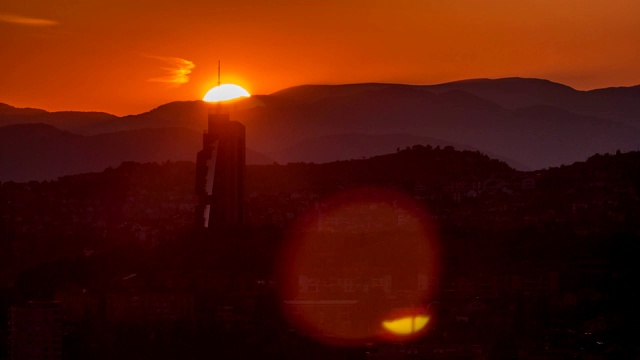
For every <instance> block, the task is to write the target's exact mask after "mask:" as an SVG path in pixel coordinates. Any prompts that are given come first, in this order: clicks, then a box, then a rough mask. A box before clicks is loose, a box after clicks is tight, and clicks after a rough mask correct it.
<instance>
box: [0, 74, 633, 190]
mask: <svg viewBox="0 0 640 360" xmlns="http://www.w3.org/2000/svg"><path fill="white" fill-rule="evenodd" d="M227 107H228V110H229V111H230V113H231V117H232V119H233V120H236V121H239V122H241V123H243V124H245V126H246V130H247V147H248V148H249V149H250V150H249V151H248V156H247V162H248V163H250V164H261V163H262V164H264V163H271V162H281V163H287V162H329V161H335V160H346V159H352V158H361V157H370V156H374V155H380V154H385V153H389V152H392V151H396V150H397V149H400V148H405V147H407V146H412V145H415V144H422V145H426V144H429V145H432V146H441V147H443V146H453V147H455V148H457V149H468V150H479V151H481V152H483V153H485V154H487V155H489V156H491V157H494V158H498V159H501V160H503V161H505V162H507V163H508V164H509V165H511V166H512V167H514V168H517V169H520V170H533V169H541V168H546V167H554V166H559V165H563V164H570V163H573V162H575V161H581V160H584V159H586V158H587V157H589V156H591V155H593V154H595V153H606V152H615V151H616V150H622V151H628V150H637V149H638V148H640V85H639V86H633V87H618V88H606V89H597V90H590V91H580V90H576V89H573V88H571V87H568V86H565V85H562V84H558V83H553V82H551V81H548V80H541V79H525V78H504V79H474V80H465V81H457V82H450V83H445V84H438V85H404V84H382V83H368V84H347V85H304V86H297V87H293V88H288V89H284V90H281V91H278V92H276V93H273V94H270V95H256V96H253V97H251V98H249V99H246V100H241V101H237V102H235V103H233V104H231V105H228V106H227ZM208 112H209V105H208V104H207V103H204V102H202V101H183V102H172V103H169V104H165V105H161V106H159V107H157V108H155V109H152V110H151V111H148V112H145V113H142V114H138V115H129V116H123V117H118V116H115V115H110V114H106V113H97V112H71V111H68V112H47V111H44V110H39V109H20V108H15V107H12V106H10V105H6V104H0V180H1V181H8V180H14V181H29V180H45V179H53V178H55V177H58V176H61V175H68V174H74V173H80V172H87V171H99V170H102V169H104V168H105V167H107V166H117V165H118V164H119V163H121V162H123V161H140V162H148V161H165V160H194V159H195V154H196V152H197V151H198V149H199V148H200V146H201V134H202V131H203V130H204V129H205V128H206V122H207V113H208ZM35 124H38V125H35Z"/></svg>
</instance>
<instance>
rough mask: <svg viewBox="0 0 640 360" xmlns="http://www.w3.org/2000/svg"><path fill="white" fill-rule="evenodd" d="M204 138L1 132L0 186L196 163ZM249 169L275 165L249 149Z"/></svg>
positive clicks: (172, 132) (157, 133)
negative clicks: (125, 165) (130, 164)
mask: <svg viewBox="0 0 640 360" xmlns="http://www.w3.org/2000/svg"><path fill="white" fill-rule="evenodd" d="M201 139H202V134H201V133H200V132H197V131H194V130H190V129H187V128H156V129H137V130H131V131H121V132H114V133H106V134H99V135H91V136H83V135H77V134H73V133H71V132H68V131H63V130H59V129H57V128H55V127H53V126H51V125H46V124H19V125H8V126H4V127H0V181H20V182H23V181H31V180H36V181H38V180H53V179H56V178H57V177H60V176H64V175H72V174H78V173H86V172H96V171H102V170H104V169H105V168H107V167H110V166H111V167H113V166H118V165H120V164H121V163H122V162H124V161H137V162H144V163H147V162H164V161H168V160H170V161H180V160H189V161H192V160H194V159H195V154H196V153H197V152H198V151H199V150H200V147H201V142H202V140H201ZM247 161H248V162H249V163H255V164H264V163H271V162H272V161H273V160H271V159H269V158H267V157H265V156H264V155H262V154H259V153H257V152H255V151H253V150H251V149H247Z"/></svg>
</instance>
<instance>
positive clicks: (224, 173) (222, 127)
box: [196, 106, 246, 228]
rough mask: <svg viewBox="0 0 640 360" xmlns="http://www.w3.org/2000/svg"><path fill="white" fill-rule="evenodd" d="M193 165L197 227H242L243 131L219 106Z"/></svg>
mask: <svg viewBox="0 0 640 360" xmlns="http://www.w3.org/2000/svg"><path fill="white" fill-rule="evenodd" d="M202 140H203V141H202V150H201V151H200V152H198V156H197V161H196V195H197V197H198V204H197V206H196V226H197V227H199V228H220V227H232V226H237V225H241V224H243V223H244V196H245V194H244V177H245V161H246V160H245V159H246V153H245V127H244V125H242V124H240V123H239V122H237V121H231V120H230V117H229V114H228V113H224V112H223V111H222V110H221V107H220V106H218V107H217V109H216V110H214V112H213V113H210V114H209V123H208V130H207V131H206V132H205V133H204V135H203V139H202Z"/></svg>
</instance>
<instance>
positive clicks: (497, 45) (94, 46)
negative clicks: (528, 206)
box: [0, 0, 640, 115]
mask: <svg viewBox="0 0 640 360" xmlns="http://www.w3.org/2000/svg"><path fill="white" fill-rule="evenodd" d="M639 10H640V4H638V3H636V2H632V1H627V0H618V1H613V2H608V3H607V4H606V7H605V6H603V4H602V3H600V2H595V1H591V2H588V3H585V2H579V1H573V0H572V1H563V2H561V3H556V2H550V1H525V2H520V3H518V4H511V3H505V2H502V1H498V0H493V1H486V2H482V3H475V2H472V1H466V0H465V1H459V2H456V3H434V2H427V1H424V2H417V1H403V2H400V3H394V4H390V3H386V2H375V1H374V2H371V1H369V2H366V3H365V2H363V1H359V0H358V1H350V2H347V3H343V2H340V3H339V2H335V1H330V2H322V3H313V4H309V3H304V2H298V1H282V2H278V3H262V2H257V1H251V2H244V3H242V4H236V3H218V2H208V1H200V0H192V1H187V2H186V3H185V2H181V3H176V2H173V1H159V2H153V3H151V2H148V1H141V2H136V3H135V4H127V5H126V7H125V5H124V4H120V3H118V2H115V3H114V2H105V1H101V0H94V1H89V2H79V1H65V2H64V3H61V4H53V3H48V2H43V1H33V2H28V3H11V4H3V5H2V6H0V43H2V44H3V45H2V46H1V47H0V53H1V54H2V55H3V56H1V57H0V66H2V68H4V69H6V71H5V75H4V78H3V80H2V86H0V102H3V103H7V104H10V105H13V106H18V107H36V108H42V109H45V110H49V111H59V110H78V111H105V112H109V113H113V114H116V115H128V114H135V113H141V112H144V111H147V110H149V109H151V108H153V107H155V106H158V105H159V104H163V103H167V102H170V101H174V100H195V99H200V98H202V96H203V95H204V93H205V92H206V91H207V90H208V89H210V88H211V87H213V86H214V85H215V83H216V77H215V73H216V65H217V61H218V60H222V64H223V69H224V70H223V78H222V81H223V83H236V84H239V85H241V86H243V87H244V88H246V89H247V90H248V91H249V92H250V93H252V94H269V93H273V92H275V91H278V90H281V89H284V88H287V87H290V86H295V85H302V84H338V83H360V82H386V83H408V84H435V83H443V82H449V81H455V80H462V79H469V78H501V77H511V76H519V77H536V78H544V79H549V80H551V81H554V82H559V83H563V84H566V85H569V86H571V87H574V88H576V89H579V90H588V89H594V88H603V87H611V86H632V85H636V84H638V83H640V70H638V69H637V67H636V66H635V64H636V63H637V62H638V61H639V60H640V47H639V46H638V45H637V44H638V37H639V34H640V24H639V23H638V22H637V21H636V19H635V14H637V13H638V11H639Z"/></svg>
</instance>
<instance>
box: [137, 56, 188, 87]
mask: <svg viewBox="0 0 640 360" xmlns="http://www.w3.org/2000/svg"><path fill="white" fill-rule="evenodd" d="M145 56H146V57H148V58H151V59H156V60H160V61H162V62H163V63H165V64H166V66H164V67H162V70H163V71H165V74H164V76H161V77H156V78H151V79H149V81H153V82H161V83H168V84H184V83H187V82H189V74H191V70H192V69H193V68H194V67H196V65H195V64H194V63H193V61H189V60H185V59H181V58H177V57H168V56H155V55H145Z"/></svg>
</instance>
